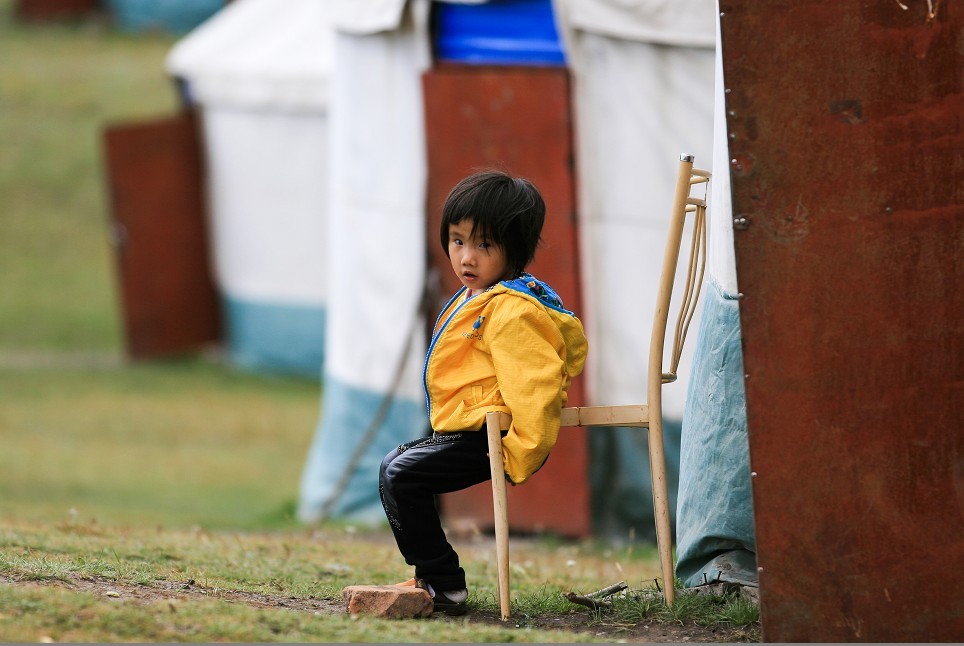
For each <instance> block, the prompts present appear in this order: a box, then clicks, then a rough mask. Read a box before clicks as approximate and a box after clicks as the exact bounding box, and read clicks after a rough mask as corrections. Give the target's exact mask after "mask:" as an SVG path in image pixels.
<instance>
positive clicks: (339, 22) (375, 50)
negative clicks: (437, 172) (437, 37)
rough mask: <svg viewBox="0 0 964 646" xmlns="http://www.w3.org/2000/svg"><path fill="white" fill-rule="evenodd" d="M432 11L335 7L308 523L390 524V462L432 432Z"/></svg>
mask: <svg viewBox="0 0 964 646" xmlns="http://www.w3.org/2000/svg"><path fill="white" fill-rule="evenodd" d="M428 6H429V5H428V2H427V1H424V2H419V1H415V2H409V3H406V2H405V0H378V1H366V2H361V1H359V0H345V1H339V2H332V3H331V7H332V11H333V24H334V26H335V61H336V68H335V71H334V75H333V83H332V87H331V147H330V155H331V156H330V159H329V176H328V185H329V186H330V187H331V188H330V193H329V195H328V200H327V203H326V204H327V209H328V212H329V213H330V214H331V218H330V219H329V224H330V227H329V229H328V231H327V236H328V237H327V246H326V251H327V266H326V269H327V272H328V276H329V279H330V280H329V293H328V303H329V309H328V311H329V313H330V315H329V318H328V321H327V327H326V335H325V347H326V357H325V368H324V391H323V399H322V414H321V418H320V420H319V422H318V427H317V430H316V433H315V438H314V441H313V442H312V445H311V448H310V449H309V452H308V456H307V460H306V464H305V468H304V471H303V474H302V479H301V495H300V499H299V504H298V517H299V518H300V519H302V520H303V521H306V522H314V521H318V520H320V519H322V518H324V517H328V516H337V517H341V518H349V519H353V520H355V521H358V522H367V523H380V522H384V513H383V512H382V508H381V504H380V502H379V498H378V466H379V464H380V462H381V459H382V458H383V457H384V456H385V455H386V454H387V453H388V452H389V451H390V450H391V449H393V448H394V447H395V446H397V445H398V444H400V443H402V442H405V441H408V440H412V439H415V438H417V437H419V436H420V435H423V434H424V433H425V432H426V430H427V426H428V420H427V416H426V412H425V401H424V396H423V394H422V388H421V381H420V366H421V365H422V359H423V357H424V352H425V342H424V339H423V336H422V334H423V328H424V315H423V312H422V308H421V304H422V300H423V299H422V294H423V291H424V283H425V229H424V226H425V224H424V221H425V149H424V141H425V136H424V124H423V119H422V100H421V87H420V74H421V72H422V70H424V69H425V68H426V67H427V66H428V64H429V52H428V41H427V33H428V11H427V10H428Z"/></svg>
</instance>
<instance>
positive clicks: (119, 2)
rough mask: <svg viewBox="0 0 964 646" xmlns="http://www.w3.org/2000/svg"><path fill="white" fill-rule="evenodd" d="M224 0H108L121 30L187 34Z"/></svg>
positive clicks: (209, 15)
mask: <svg viewBox="0 0 964 646" xmlns="http://www.w3.org/2000/svg"><path fill="white" fill-rule="evenodd" d="M224 3H225V0H107V3H106V4H107V7H108V8H109V9H110V11H111V13H112V14H113V16H114V20H115V23H116V24H117V26H118V27H119V28H120V29H121V30H122V31H127V32H147V31H164V32H170V33H175V34H184V33H187V32H189V31H191V30H192V29H194V28H195V27H197V26H198V25H200V24H201V23H202V22H204V21H205V20H207V19H208V18H210V17H211V16H213V15H214V14H215V13H216V12H217V11H218V10H219V9H220V8H221V7H223V6H224Z"/></svg>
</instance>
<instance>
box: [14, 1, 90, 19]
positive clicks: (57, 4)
mask: <svg viewBox="0 0 964 646" xmlns="http://www.w3.org/2000/svg"><path fill="white" fill-rule="evenodd" d="M98 4H99V3H98V2H97V0H17V3H16V5H15V7H16V9H15V12H16V16H17V18H18V19H20V20H36V21H42V20H56V19H65V18H81V17H84V16H87V15H89V14H92V13H93V12H94V11H95V10H96V9H97V8H98Z"/></svg>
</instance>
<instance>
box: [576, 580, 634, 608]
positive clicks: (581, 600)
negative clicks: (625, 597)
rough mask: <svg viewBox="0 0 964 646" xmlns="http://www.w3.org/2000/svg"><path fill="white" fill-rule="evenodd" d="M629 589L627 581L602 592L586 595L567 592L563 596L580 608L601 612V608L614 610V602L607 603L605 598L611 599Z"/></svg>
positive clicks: (597, 591)
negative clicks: (584, 607)
mask: <svg viewBox="0 0 964 646" xmlns="http://www.w3.org/2000/svg"><path fill="white" fill-rule="evenodd" d="M628 587H629V586H628V585H626V582H625V581H620V582H619V583H614V584H612V585H611V586H608V587H605V588H603V589H602V590H596V591H595V592H590V593H589V594H586V595H582V594H576V593H575V592H566V593H564V594H563V595H562V596H563V597H565V598H566V599H567V600H568V601H569V602H570V603H577V604H579V605H580V606H587V607H589V608H592V609H593V610H599V609H601V608H612V607H613V604H612V602H611V601H605V600H604V599H605V597H611V596H612V595H614V594H616V593H617V592H622V591H623V590H625V589H626V588H628Z"/></svg>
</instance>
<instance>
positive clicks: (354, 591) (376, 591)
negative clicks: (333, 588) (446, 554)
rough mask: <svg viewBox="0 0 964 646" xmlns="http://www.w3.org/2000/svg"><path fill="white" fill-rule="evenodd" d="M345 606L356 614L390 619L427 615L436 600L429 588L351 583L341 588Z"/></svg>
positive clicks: (351, 612) (430, 612) (429, 613)
mask: <svg viewBox="0 0 964 646" xmlns="http://www.w3.org/2000/svg"><path fill="white" fill-rule="evenodd" d="M342 598H343V599H344V600H345V609H346V610H347V611H348V612H349V613H350V614H353V615H357V614H368V615H375V616H376V617H388V618H390V619H413V618H415V617H428V616H429V615H431V614H432V610H433V609H434V604H433V603H432V597H431V596H430V595H429V593H428V591H427V590H423V589H421V588H415V587H399V586H394V585H350V586H348V587H347V588H345V589H344V590H342Z"/></svg>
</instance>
